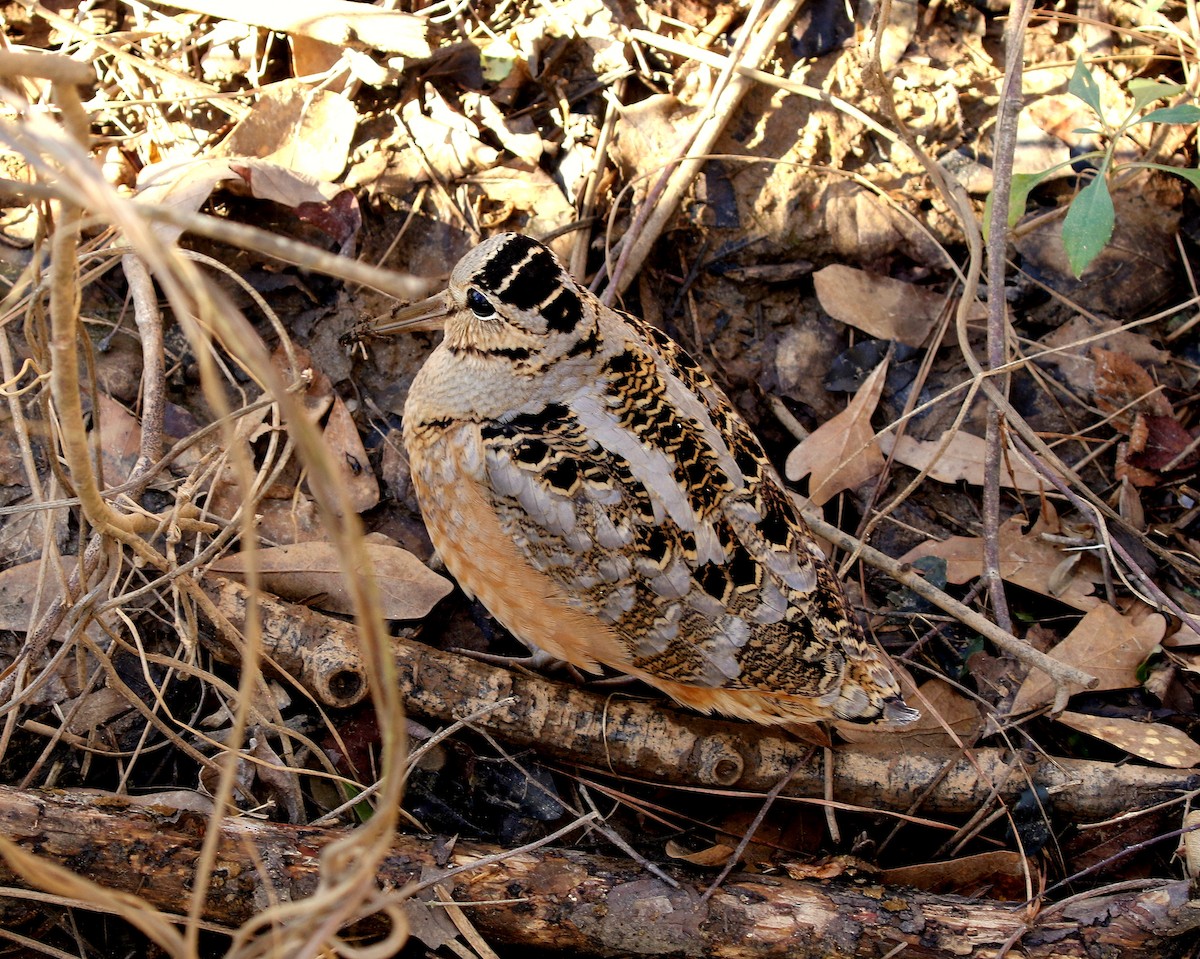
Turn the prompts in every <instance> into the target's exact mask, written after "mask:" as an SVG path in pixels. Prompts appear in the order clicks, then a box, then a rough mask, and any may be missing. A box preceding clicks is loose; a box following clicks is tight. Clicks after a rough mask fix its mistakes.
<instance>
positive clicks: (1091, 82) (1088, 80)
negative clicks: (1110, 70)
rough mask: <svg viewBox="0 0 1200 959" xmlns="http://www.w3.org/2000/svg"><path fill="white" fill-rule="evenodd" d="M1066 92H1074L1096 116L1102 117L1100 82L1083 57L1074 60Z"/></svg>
mask: <svg viewBox="0 0 1200 959" xmlns="http://www.w3.org/2000/svg"><path fill="white" fill-rule="evenodd" d="M1067 92H1068V93H1073V94H1075V96H1077V97H1079V99H1080V100H1082V101H1083V102H1084V103H1086V104H1087V105H1088V106H1089V107H1091V108H1092V110H1093V111H1094V112H1095V114H1096V116H1098V117H1100V119H1101V120H1103V119H1104V114H1102V113H1101V112H1100V84H1098V83H1097V82H1096V78H1095V77H1094V76H1092V71H1091V70H1089V69H1088V68H1087V64H1086V63H1084V62H1083V57H1080V58H1079V59H1078V60H1076V61H1075V71H1074V72H1073V73H1072V74H1071V82H1070V83H1068V84H1067Z"/></svg>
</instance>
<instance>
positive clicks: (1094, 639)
mask: <svg viewBox="0 0 1200 959" xmlns="http://www.w3.org/2000/svg"><path fill="white" fill-rule="evenodd" d="M1166 629H1167V621H1166V619H1165V618H1164V617H1163V616H1160V615H1159V614H1158V613H1155V612H1153V611H1151V610H1150V609H1149V607H1146V606H1139V607H1137V609H1136V611H1135V612H1130V613H1127V614H1125V615H1122V614H1121V613H1120V612H1118V611H1117V610H1115V609H1113V608H1112V607H1111V606H1108V605H1101V606H1097V607H1095V608H1094V609H1091V610H1089V611H1088V612H1087V614H1086V615H1085V616H1084V617H1083V619H1081V620H1080V621H1079V622H1078V623H1077V624H1076V625H1075V628H1074V629H1073V630H1071V632H1070V633H1069V634H1068V636H1067V638H1066V639H1064V640H1063V641H1062V642H1061V643H1059V644H1058V645H1057V646H1055V647H1054V648H1053V649H1051V650H1050V652H1049V655H1050V656H1051V658H1053V659H1057V660H1058V661H1059V662H1060V663H1066V664H1068V665H1070V666H1078V667H1079V668H1080V669H1083V670H1086V671H1087V672H1089V673H1091V674H1092V675H1093V676H1095V677H1096V679H1097V681H1098V682H1097V685H1096V687H1095V689H1094V691H1095V692H1101V691H1103V690H1106V689H1131V688H1133V687H1135V686H1138V685H1140V683H1139V682H1138V678H1137V669H1138V666H1140V665H1141V664H1142V663H1143V662H1144V661H1145V659H1146V657H1147V656H1149V655H1150V653H1151V651H1152V650H1153V649H1154V647H1155V646H1157V645H1158V644H1159V643H1160V642H1161V641H1162V638H1163V634H1164V633H1165V632H1166ZM1081 690H1082V687H1079V688H1077V689H1073V690H1072V692H1080V691H1081ZM1053 699H1054V681H1053V680H1052V679H1051V678H1050V677H1049V676H1047V675H1046V674H1045V673H1044V672H1042V671H1041V670H1040V669H1035V670H1031V671H1030V673H1029V676H1028V677H1027V678H1026V680H1025V682H1024V683H1022V684H1021V688H1020V690H1018V692H1017V697H1016V699H1015V700H1014V701H1013V705H1012V710H1011V712H1012V714H1013V715H1014V716H1015V715H1019V714H1020V713H1024V712H1028V711H1029V710H1031V709H1037V708H1039V707H1041V706H1045V705H1048V704H1049V703H1050V702H1051V701H1052V700H1053Z"/></svg>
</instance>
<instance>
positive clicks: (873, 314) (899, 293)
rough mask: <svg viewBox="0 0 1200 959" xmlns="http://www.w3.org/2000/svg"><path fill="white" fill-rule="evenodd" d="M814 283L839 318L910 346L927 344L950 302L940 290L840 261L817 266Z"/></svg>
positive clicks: (828, 308)
mask: <svg viewBox="0 0 1200 959" xmlns="http://www.w3.org/2000/svg"><path fill="white" fill-rule="evenodd" d="M813 284H814V286H815V287H816V291H817V299H818V300H819V301H820V302H821V309H823V310H824V311H825V312H826V313H828V314H829V315H830V316H832V317H833V318H834V319H835V320H839V321H841V322H842V323H845V324H847V325H848V326H853V327H854V328H855V329H859V330H862V331H863V332H864V333H867V334H869V335H870V336H875V337H878V338H879V339H883V340H897V341H899V342H900V343H905V344H907V345H908V346H921V345H923V344H924V343H925V341H926V340H927V339H929V334H930V333H931V332H933V328H934V326H935V325H936V324H937V321H938V318H939V317H940V316H941V315H942V314H943V313H944V312H945V311H946V310H947V308H948V307H949V306H950V303H949V301H948V299H947V297H946V296H945V295H943V294H941V293H935V292H934V291H933V290H927V289H924V288H922V287H919V286H914V285H913V284H911V283H905V282H904V281H902V280H893V279H891V278H890V277H886V276H879V275H878V274H875V273H868V272H867V271H866V270H858V269H855V268H854V267H849V266H842V265H841V264H837V263H835V264H833V265H832V266H827V267H825V268H824V269H822V270H817V272H816V273H814V274H813Z"/></svg>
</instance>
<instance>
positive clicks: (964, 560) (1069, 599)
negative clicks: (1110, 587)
mask: <svg viewBox="0 0 1200 959" xmlns="http://www.w3.org/2000/svg"><path fill="white" fill-rule="evenodd" d="M1047 532H1058V530H1057V529H1054V528H1053V527H1052V526H1051V523H1050V521H1049V520H1048V519H1047V516H1046V513H1045V512H1043V514H1042V516H1040V517H1039V518H1038V521H1037V523H1035V524H1034V527H1033V529H1032V530H1030V531H1029V532H1028V533H1023V532H1022V522H1021V518H1020V517H1019V516H1014V517H1012V518H1011V519H1009V520H1006V521H1005V522H1004V523H1003V524H1001V526H1000V575H1001V576H1002V577H1003V578H1004V579H1005V580H1006V581H1007V582H1010V583H1014V584H1015V585H1017V586H1023V587H1024V588H1025V589H1030V590H1033V591H1034V592H1035V593H1041V594H1042V595H1043V596H1050V597H1052V598H1054V599H1057V600H1058V601H1059V602H1060V603H1066V604H1067V605H1068V606H1073V607H1075V608H1076V609H1083V610H1087V609H1091V608H1092V607H1094V606H1097V605H1099V604H1100V603H1101V602H1102V600H1101V598H1100V597H1099V596H1096V595H1094V588H1095V586H1096V585H1097V584H1099V583H1103V582H1104V573H1103V571H1102V570H1101V569H1100V565H1099V563H1098V562H1097V561H1096V560H1095V559H1094V558H1093V557H1092V556H1090V555H1087V554H1084V558H1083V559H1082V560H1080V561H1079V562H1078V563H1077V564H1075V565H1074V567H1073V569H1072V574H1073V575H1072V576H1071V577H1070V579H1069V580H1068V581H1067V582H1065V583H1063V582H1061V572H1062V570H1061V567H1062V562H1063V560H1064V559H1067V558H1068V557H1069V554H1068V552H1067V551H1066V550H1064V549H1062V548H1060V547H1059V546H1058V545H1056V544H1055V543H1051V542H1047V541H1046V540H1045V539H1043V538H1042V534H1043V533H1047ZM922 556H939V557H941V558H942V559H944V560H946V579H947V580H948V581H949V582H951V583H956V584H961V583H965V582H967V581H968V580H972V579H975V578H976V577H978V576H981V575H983V539H982V537H979V536H951V537H949V538H948V539H945V540H943V541H942V542H940V543H935V542H928V543H923V544H922V545H920V546H917V547H915V548H914V549H911V550H909V551H908V552H907V553H905V554H904V556H902V557H901V558H900V561H901V562H903V563H911V562H913V561H914V560H917V559H920V558H921V557H922Z"/></svg>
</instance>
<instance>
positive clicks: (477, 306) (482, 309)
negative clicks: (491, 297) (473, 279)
mask: <svg viewBox="0 0 1200 959" xmlns="http://www.w3.org/2000/svg"><path fill="white" fill-rule="evenodd" d="M467 306H469V307H470V308H471V312H472V313H474V314H475V315H476V316H477V317H479V318H480V319H481V320H486V319H487V318H488V317H489V316H495V315H496V308H495V307H494V306H492V304H491V303H489V302H488V300H487V297H486V296H484V295H483V294H482V293H480V292H479V291H478V290H477V289H475V288H474V287H471V289H469V290H467Z"/></svg>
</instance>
